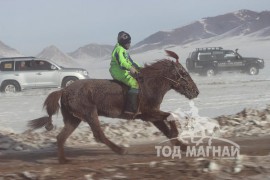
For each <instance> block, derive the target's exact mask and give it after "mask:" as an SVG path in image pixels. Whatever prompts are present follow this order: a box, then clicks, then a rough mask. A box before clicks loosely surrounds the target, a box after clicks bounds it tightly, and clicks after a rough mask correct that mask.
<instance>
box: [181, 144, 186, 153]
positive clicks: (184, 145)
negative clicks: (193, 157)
mask: <svg viewBox="0 0 270 180" xmlns="http://www.w3.org/2000/svg"><path fill="white" fill-rule="evenodd" d="M180 149H181V151H182V152H186V151H187V144H185V143H181V145H180Z"/></svg>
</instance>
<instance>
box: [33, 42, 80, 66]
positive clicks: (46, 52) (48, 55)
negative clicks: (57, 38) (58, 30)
mask: <svg viewBox="0 0 270 180" xmlns="http://www.w3.org/2000/svg"><path fill="white" fill-rule="evenodd" d="M37 57H39V58H45V59H49V60H52V61H54V62H55V63H57V64H59V65H62V66H65V67H70V66H73V65H74V64H75V62H74V61H73V59H72V57H70V56H69V55H67V54H65V53H63V52H62V51H60V50H59V49H58V48H57V47H56V46H53V45H52V46H49V47H46V48H45V49H43V50H42V52H41V53H39V54H38V55H37Z"/></svg>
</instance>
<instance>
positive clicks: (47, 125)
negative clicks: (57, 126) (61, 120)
mask: <svg viewBox="0 0 270 180" xmlns="http://www.w3.org/2000/svg"><path fill="white" fill-rule="evenodd" d="M45 129H46V130H47V131H51V130H52V129H53V124H52V123H48V124H46V126H45Z"/></svg>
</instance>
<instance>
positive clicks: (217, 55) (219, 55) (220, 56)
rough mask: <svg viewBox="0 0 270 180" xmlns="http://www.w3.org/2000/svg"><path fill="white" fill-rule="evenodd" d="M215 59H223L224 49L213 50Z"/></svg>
mask: <svg viewBox="0 0 270 180" xmlns="http://www.w3.org/2000/svg"><path fill="white" fill-rule="evenodd" d="M212 56H213V59H217V60H221V59H223V57H224V54H223V52H222V51H213V52H212Z"/></svg>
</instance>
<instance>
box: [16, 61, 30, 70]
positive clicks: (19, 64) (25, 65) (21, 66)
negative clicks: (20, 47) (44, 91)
mask: <svg viewBox="0 0 270 180" xmlns="http://www.w3.org/2000/svg"><path fill="white" fill-rule="evenodd" d="M15 70H16V71H29V70H33V65H32V62H31V61H30V60H28V61H24V60H22V61H16V64H15Z"/></svg>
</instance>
